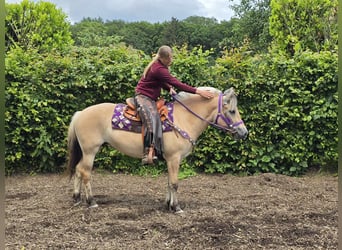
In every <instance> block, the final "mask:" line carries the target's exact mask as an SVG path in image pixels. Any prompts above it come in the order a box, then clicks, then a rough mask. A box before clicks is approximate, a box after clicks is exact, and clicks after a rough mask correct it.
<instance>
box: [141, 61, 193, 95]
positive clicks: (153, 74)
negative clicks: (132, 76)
mask: <svg viewBox="0 0 342 250" xmlns="http://www.w3.org/2000/svg"><path fill="white" fill-rule="evenodd" d="M168 84H169V85H171V86H174V87H175V88H176V89H178V90H182V91H185V92H189V93H193V94H195V93H196V88H195V87H192V86H189V85H187V84H186V83H182V82H181V81H179V80H178V79H177V78H176V77H174V76H172V75H171V74H170V72H169V69H168V67H166V66H165V65H163V64H162V63H161V62H160V61H159V60H158V61H156V62H155V63H153V64H152V66H151V68H150V70H149V71H148V72H147V75H146V77H144V76H142V77H141V79H140V80H139V82H138V85H137V86H136V88H135V93H136V94H143V95H145V96H148V97H150V98H151V99H152V100H155V101H156V100H157V99H158V97H159V96H160V92H161V89H162V88H163V89H166V90H170V86H169V85H168Z"/></svg>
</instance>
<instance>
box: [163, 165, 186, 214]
mask: <svg viewBox="0 0 342 250" xmlns="http://www.w3.org/2000/svg"><path fill="white" fill-rule="evenodd" d="M179 163H180V160H179V159H175V160H173V161H168V162H167V168H168V173H169V176H168V191H167V194H166V205H167V206H168V209H169V210H170V211H174V212H175V213H182V212H183V210H182V209H181V208H180V206H179V203H178V199H177V190H178V171H179Z"/></svg>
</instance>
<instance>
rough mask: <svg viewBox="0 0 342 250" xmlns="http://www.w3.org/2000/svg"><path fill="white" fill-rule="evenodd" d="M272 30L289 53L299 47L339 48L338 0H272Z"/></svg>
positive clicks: (279, 46)
mask: <svg viewBox="0 0 342 250" xmlns="http://www.w3.org/2000/svg"><path fill="white" fill-rule="evenodd" d="M270 33H271V35H272V36H273V42H274V44H275V45H276V46H277V47H278V48H279V49H281V50H282V51H285V52H286V53H288V54H289V55H293V54H294V52H295V51H297V50H305V49H310V50H312V51H317V52H318V51H321V50H329V49H332V50H335V49H336V46H337V0H279V1H278V0H272V1H271V17H270Z"/></svg>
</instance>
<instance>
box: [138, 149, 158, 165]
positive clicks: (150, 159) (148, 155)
mask: <svg viewBox="0 0 342 250" xmlns="http://www.w3.org/2000/svg"><path fill="white" fill-rule="evenodd" d="M147 150H148V152H146V151H145V153H144V156H143V158H142V160H141V163H142V164H143V165H147V164H150V165H153V164H154V163H155V162H156V161H158V157H157V156H155V154H154V147H149V148H148V149H147Z"/></svg>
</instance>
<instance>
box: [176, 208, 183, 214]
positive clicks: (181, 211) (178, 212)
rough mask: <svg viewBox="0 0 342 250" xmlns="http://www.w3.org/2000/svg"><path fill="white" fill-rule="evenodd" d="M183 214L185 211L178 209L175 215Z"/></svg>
mask: <svg viewBox="0 0 342 250" xmlns="http://www.w3.org/2000/svg"><path fill="white" fill-rule="evenodd" d="M182 213H184V211H183V210H182V209H181V208H180V207H177V208H176V210H175V214H182Z"/></svg>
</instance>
